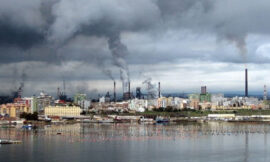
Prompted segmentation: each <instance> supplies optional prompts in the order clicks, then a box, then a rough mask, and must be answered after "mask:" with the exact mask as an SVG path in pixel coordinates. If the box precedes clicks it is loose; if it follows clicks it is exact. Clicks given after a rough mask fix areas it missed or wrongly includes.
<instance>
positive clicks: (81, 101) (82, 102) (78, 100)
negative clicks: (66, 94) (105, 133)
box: [74, 93, 91, 112]
mask: <svg viewBox="0 0 270 162" xmlns="http://www.w3.org/2000/svg"><path fill="white" fill-rule="evenodd" d="M74 103H75V104H76V105H78V106H80V107H81V109H82V110H83V111H86V112H87V111H88V110H89V107H90V106H91V101H90V100H88V99H87V95H86V94H80V93H77V94H76V95H75V96H74Z"/></svg>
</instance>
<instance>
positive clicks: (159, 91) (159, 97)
mask: <svg viewBox="0 0 270 162" xmlns="http://www.w3.org/2000/svg"><path fill="white" fill-rule="evenodd" d="M158 98H160V82H158Z"/></svg>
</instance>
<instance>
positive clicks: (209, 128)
mask: <svg viewBox="0 0 270 162" xmlns="http://www.w3.org/2000/svg"><path fill="white" fill-rule="evenodd" d="M0 137H1V139H11V140H21V141H22V143H20V144H10V145H0V162H22V161H27V162H47V161H49V162H62V161H65V162H71V161H80V162H90V161H93V162H138V161H147V162H174V161H175V162H176V161H177V162H178V161H184V162H217V161H219V162H227V161H228V162H234V161H235V162H239V161H243V162H254V161H256V162H260V161H262V162H264V161H270V125H269V124H267V123H230V122H206V123H181V124H155V125H154V124H137V123H134V124H130V123H119V124H115V123H110V124H109V123H108V124H96V123H84V124H80V123H76V124H66V125H64V124H62V125H42V126H38V127H37V128H36V129H22V128H21V126H17V127H15V128H0Z"/></svg>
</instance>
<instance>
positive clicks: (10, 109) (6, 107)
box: [0, 103, 31, 118]
mask: <svg viewBox="0 0 270 162" xmlns="http://www.w3.org/2000/svg"><path fill="white" fill-rule="evenodd" d="M23 112H25V113H31V109H30V106H29V105H27V104H22V103H8V104H3V105H1V106H0V113H1V115H2V116H8V117H11V118H19V117H20V114H21V113H23Z"/></svg>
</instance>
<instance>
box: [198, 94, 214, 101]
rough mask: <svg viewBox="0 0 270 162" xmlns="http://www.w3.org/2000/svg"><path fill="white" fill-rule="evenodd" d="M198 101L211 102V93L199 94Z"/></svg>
mask: <svg viewBox="0 0 270 162" xmlns="http://www.w3.org/2000/svg"><path fill="white" fill-rule="evenodd" d="M200 102H211V94H210V93H206V94H200Z"/></svg>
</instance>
